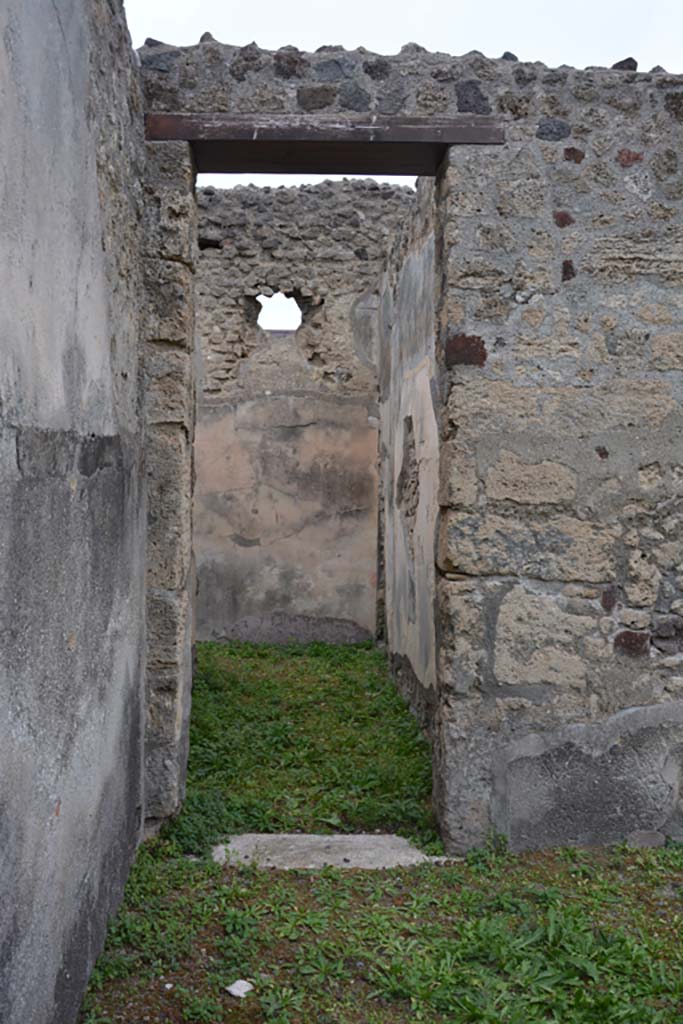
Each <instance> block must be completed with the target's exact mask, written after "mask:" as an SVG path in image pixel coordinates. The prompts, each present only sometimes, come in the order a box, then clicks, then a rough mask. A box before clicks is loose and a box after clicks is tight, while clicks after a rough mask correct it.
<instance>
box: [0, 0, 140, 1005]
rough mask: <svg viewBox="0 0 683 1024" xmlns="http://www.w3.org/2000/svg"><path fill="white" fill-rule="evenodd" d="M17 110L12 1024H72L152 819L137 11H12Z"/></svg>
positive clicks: (3, 297) (5, 157)
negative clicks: (146, 763) (144, 784)
mask: <svg viewBox="0 0 683 1024" xmlns="http://www.w3.org/2000/svg"><path fill="white" fill-rule="evenodd" d="M103 54H104V55H106V57H103V58H102V60H103V61H105V60H106V71H104V70H102V72H100V70H99V67H100V59H101V55H103ZM0 92H1V93H2V122H1V123H0V180H2V189H1V192H2V199H1V201H0V339H1V340H0V347H1V348H2V358H1V359H0V523H2V528H1V529H0V637H1V640H0V1021H2V1024H29V1022H30V1024H71V1022H72V1021H73V1020H74V1019H75V1017H76V1014H77V1013H78V1007H79V1004H80V1001H81V996H82V993H83V989H84V987H85V984H86V982H87V978H88V975H89V973H90V970H91V968H92V965H93V963H94V961H95V958H96V956H97V955H98V953H99V951H100V949H101V946H102V943H103V940H104V931H105V928H106V922H107V920H108V917H109V915H110V914H111V913H113V911H114V910H115V908H116V905H117V903H118V900H119V898H120V895H121V892H122V888H123V884H124V882H125V879H126V876H127V874H128V869H129V867H130V864H131V861H132V859H133V856H134V853H135V849H136V845H137V840H138V836H139V827H140V820H141V803H142V792H141V759H142V717H143V707H142V696H143V692H142V686H141V680H142V676H143V672H144V651H143V644H144V605H143V580H144V494H143V487H142V484H143V471H142V458H141V455H142V451H141V449H142V438H141V434H140V431H139V421H138V418H137V405H138V398H139V396H138V391H137V370H138V326H139V325H138V312H139V307H138V301H137V291H138V287H139V276H138V237H137V224H138V209H137V203H138V199H139V193H138V191H137V188H138V186H137V179H138V177H139V172H140V161H141V153H142V112H141V106H140V96H139V92H138V89H137V78H136V75H135V72H134V70H133V62H132V59H131V53H130V48H129V39H128V35H127V32H126V28H125V23H124V20H123V8H122V4H121V3H120V2H119V0H117V2H112V0H87V2H86V0H59V3H55V2H54V0H53V2H50V0H35V2H31V3H25V2H24V0H7V2H5V3H3V4H0Z"/></svg>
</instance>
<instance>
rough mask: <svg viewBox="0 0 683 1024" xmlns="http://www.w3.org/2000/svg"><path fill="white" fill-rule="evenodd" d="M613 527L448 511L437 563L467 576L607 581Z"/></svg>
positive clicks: (558, 518) (612, 564) (612, 552)
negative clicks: (500, 575) (499, 575)
mask: <svg viewBox="0 0 683 1024" xmlns="http://www.w3.org/2000/svg"><path fill="white" fill-rule="evenodd" d="M617 535H618V532H617V528H615V527H614V526H608V525H604V526H600V525H599V524H596V523H589V522H584V521H583V520H580V519H575V518H572V517H571V516H567V515H555V516H550V517H547V518H544V519H533V518H529V519H524V520H522V519H520V518H516V517H514V518H513V517H506V516H502V515H498V514H493V513H492V514H479V515H475V514H470V513H467V512H456V511H450V512H448V513H446V514H445V515H443V516H442V518H441V524H440V537H439V559H438V561H439V566H440V568H441V569H442V570H444V571H445V572H455V573H466V574H467V575H471V576H477V575H484V576H487V575H491V574H496V575H498V574H502V575H505V574H512V575H522V576H530V577H536V578H538V579H542V580H565V581H567V582H570V581H572V580H584V581H586V582H590V583H607V582H610V581H611V580H612V579H613V578H614V575H615V572H616V560H615V557H616V556H615V550H614V548H615V542H616V539H617Z"/></svg>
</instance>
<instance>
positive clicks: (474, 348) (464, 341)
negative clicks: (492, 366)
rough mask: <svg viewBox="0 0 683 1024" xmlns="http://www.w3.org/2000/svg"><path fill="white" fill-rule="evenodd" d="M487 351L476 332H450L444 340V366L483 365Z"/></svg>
mask: <svg viewBox="0 0 683 1024" xmlns="http://www.w3.org/2000/svg"><path fill="white" fill-rule="evenodd" d="M487 355H488V353H487V351H486V345H485V344H484V342H483V340H482V339H481V338H480V337H479V336H478V335H476V334H451V335H450V336H449V337H448V340H447V341H446V351H445V357H446V366H448V367H449V368H450V367H451V366H456V365H461V366H483V365H484V363H485V362H486V357H487Z"/></svg>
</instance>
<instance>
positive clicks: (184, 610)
mask: <svg viewBox="0 0 683 1024" xmlns="http://www.w3.org/2000/svg"><path fill="white" fill-rule="evenodd" d="M191 617H192V610H191V602H190V598H189V595H188V593H187V592H186V591H174V590H162V589H160V588H156V587H150V588H149V589H148V592H147V636H148V651H147V669H148V674H147V679H148V687H149V688H150V690H151V695H152V697H153V695H154V693H155V692H156V690H157V689H159V690H160V691H162V692H163V691H167V690H168V689H169V686H171V685H172V683H171V682H169V671H168V670H170V669H180V668H181V667H182V666H184V665H185V664H186V660H187V645H188V629H190V627H191ZM190 642H191V641H190ZM176 685H177V684H176Z"/></svg>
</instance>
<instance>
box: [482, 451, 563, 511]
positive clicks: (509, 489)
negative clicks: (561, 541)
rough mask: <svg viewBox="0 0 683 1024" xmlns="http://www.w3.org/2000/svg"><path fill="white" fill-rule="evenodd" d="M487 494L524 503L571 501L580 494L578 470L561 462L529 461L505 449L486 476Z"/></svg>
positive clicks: (560, 502)
mask: <svg viewBox="0 0 683 1024" xmlns="http://www.w3.org/2000/svg"><path fill="white" fill-rule="evenodd" d="M486 494H487V497H489V498H493V499H494V500H497V501H513V502H515V503H516V504H520V505H546V504H547V505H568V504H571V503H572V502H573V501H574V499H575V498H576V473H575V472H574V470H573V469H570V468H569V467H568V466H564V465H562V463H558V462H548V461H543V462H537V463H529V462H526V461H525V460H524V459H521V458H520V457H519V456H518V455H516V454H515V453H514V452H511V451H506V450H505V449H503V450H502V451H501V452H500V455H499V457H498V460H497V462H496V463H495V464H494V465H493V466H492V467H491V468H490V469H489V471H488V474H487V476H486Z"/></svg>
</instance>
